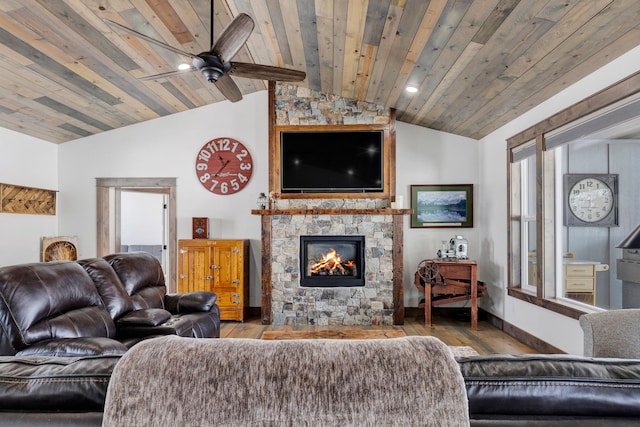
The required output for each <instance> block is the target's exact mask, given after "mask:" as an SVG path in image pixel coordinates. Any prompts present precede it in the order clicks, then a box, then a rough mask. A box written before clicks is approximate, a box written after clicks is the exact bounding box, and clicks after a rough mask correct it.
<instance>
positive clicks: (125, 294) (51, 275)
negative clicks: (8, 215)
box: [0, 252, 220, 357]
mask: <svg viewBox="0 0 640 427" xmlns="http://www.w3.org/2000/svg"><path fill="white" fill-rule="evenodd" d="M159 335H179V336H185V337H194V338H217V337H219V336H220V313H219V308H218V306H217V304H216V295H215V294H214V293H211V292H196V293H190V294H167V293H166V287H165V283H164V275H163V271H162V266H161V265H160V263H159V262H158V260H157V259H156V258H154V257H153V256H152V255H150V254H147V253H144V252H133V253H122V254H113V255H109V256H106V257H104V258H93V259H89V260H81V261H76V262H74V261H61V262H51V263H31V264H21V265H15V266H7V267H2V268H0V355H18V356H27V355H39V356H66V357H70V356H81V355H119V354H123V353H125V352H126V351H127V349H128V348H130V347H131V346H132V345H134V344H136V343H137V342H139V341H140V340H143V339H146V338H149V337H154V336H159Z"/></svg>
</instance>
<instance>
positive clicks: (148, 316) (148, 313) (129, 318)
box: [116, 308, 171, 327]
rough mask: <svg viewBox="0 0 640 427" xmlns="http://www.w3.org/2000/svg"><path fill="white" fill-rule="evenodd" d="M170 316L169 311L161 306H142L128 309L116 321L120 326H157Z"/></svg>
mask: <svg viewBox="0 0 640 427" xmlns="http://www.w3.org/2000/svg"><path fill="white" fill-rule="evenodd" d="M170 318H171V313H169V312H168V311H167V310H163V309H161V308H143V309H140V310H134V311H130V312H129V313H127V314H125V315H124V316H122V317H121V318H119V319H118V321H117V322H116V326H117V327H121V326H158V325H160V324H162V323H164V322H166V321H167V320H169V319H170Z"/></svg>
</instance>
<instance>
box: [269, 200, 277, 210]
mask: <svg viewBox="0 0 640 427" xmlns="http://www.w3.org/2000/svg"><path fill="white" fill-rule="evenodd" d="M271 209H278V199H273V200H271Z"/></svg>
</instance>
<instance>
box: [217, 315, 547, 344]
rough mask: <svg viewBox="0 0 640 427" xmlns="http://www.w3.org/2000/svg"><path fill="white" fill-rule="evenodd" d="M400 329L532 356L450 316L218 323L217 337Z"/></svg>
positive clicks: (490, 329) (492, 331)
mask: <svg viewBox="0 0 640 427" xmlns="http://www.w3.org/2000/svg"><path fill="white" fill-rule="evenodd" d="M367 328H369V329H385V328H390V329H402V330H404V332H405V333H406V334H407V335H429V336H434V337H437V338H439V339H441V340H442V341H443V342H444V343H445V344H447V345H466V346H471V347H473V348H474V349H475V350H476V351H477V352H478V353H479V354H535V353H538V352H537V351H536V350H535V349H533V348H531V347H529V346H527V345H525V344H523V343H521V342H520V341H518V340H516V339H515V338H512V337H511V336H509V335H507V334H505V333H504V332H502V331H501V330H499V329H497V328H496V327H494V326H493V325H492V324H491V323H489V322H488V321H486V320H478V330H477V331H472V330H471V327H470V322H469V321H468V319H465V318H462V317H460V316H456V315H451V314H438V313H434V315H433V325H432V326H430V327H429V326H425V325H424V317H420V316H417V317H405V323H404V325H401V326H351V327H347V326H318V327H313V326H295V327H292V326H272V325H263V324H262V323H261V322H260V319H259V318H250V319H247V320H245V321H244V322H228V321H223V322H221V327H220V337H221V338H260V337H261V336H262V333H263V332H264V331H268V330H306V329H367Z"/></svg>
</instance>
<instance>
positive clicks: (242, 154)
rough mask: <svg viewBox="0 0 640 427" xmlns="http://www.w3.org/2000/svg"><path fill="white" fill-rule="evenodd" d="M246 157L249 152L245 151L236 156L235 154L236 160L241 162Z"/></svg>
mask: <svg viewBox="0 0 640 427" xmlns="http://www.w3.org/2000/svg"><path fill="white" fill-rule="evenodd" d="M248 155H249V152H248V151H247V150H242V151H240V152H239V153H238V154H236V159H238V160H240V161H242V159H244V158H245V157H247V156H248Z"/></svg>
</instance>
